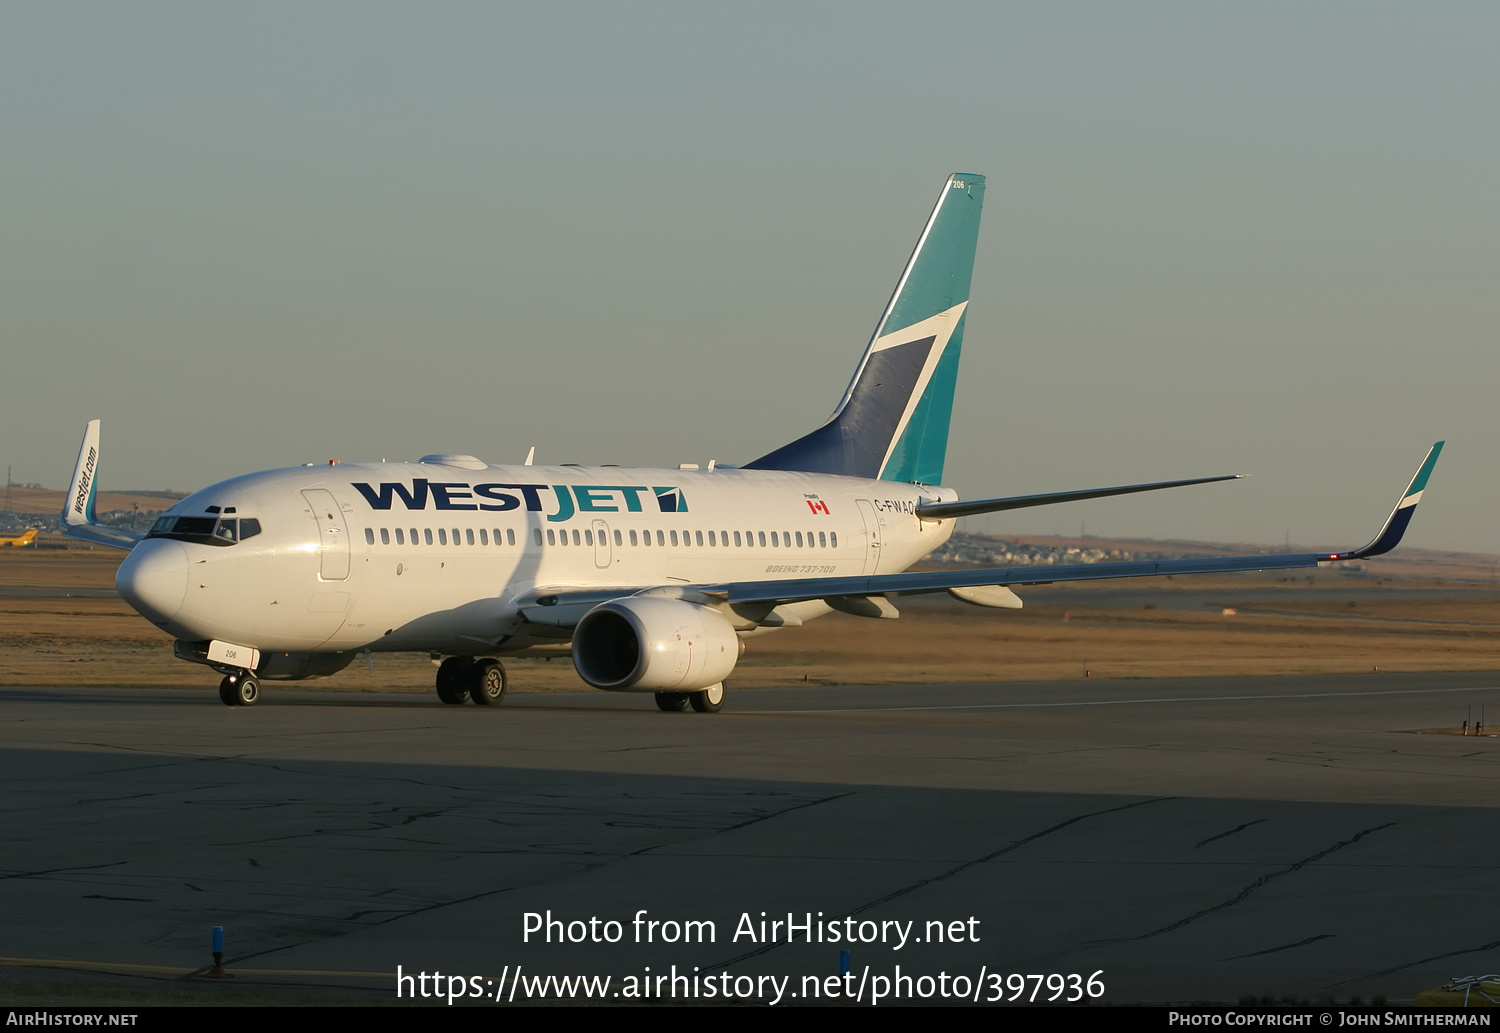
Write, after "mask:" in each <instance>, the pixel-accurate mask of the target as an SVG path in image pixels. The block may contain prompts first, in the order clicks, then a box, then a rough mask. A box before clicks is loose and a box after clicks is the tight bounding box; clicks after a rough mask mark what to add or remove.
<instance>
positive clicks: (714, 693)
mask: <svg viewBox="0 0 1500 1033" xmlns="http://www.w3.org/2000/svg"><path fill="white" fill-rule="evenodd" d="M724 695H725V693H724V683H723V682H719V684H717V685H710V686H709V687H708V688H706V689H704V690H703V691H702V692H694V693H693V694H692V701H693V709H694V710H696V711H698V713H700V714H717V713H718V712H719V711H721V710H723V709H724Z"/></svg>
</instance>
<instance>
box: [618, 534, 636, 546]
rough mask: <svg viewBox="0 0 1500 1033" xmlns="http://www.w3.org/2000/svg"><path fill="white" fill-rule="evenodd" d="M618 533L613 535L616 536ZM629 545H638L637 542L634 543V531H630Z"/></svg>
mask: <svg viewBox="0 0 1500 1033" xmlns="http://www.w3.org/2000/svg"><path fill="white" fill-rule="evenodd" d="M619 533H620V532H619V531H616V532H615V534H617V535H618V534H619ZM630 544H631V545H638V544H639V543H638V542H637V541H636V537H635V532H634V531H631V532H630Z"/></svg>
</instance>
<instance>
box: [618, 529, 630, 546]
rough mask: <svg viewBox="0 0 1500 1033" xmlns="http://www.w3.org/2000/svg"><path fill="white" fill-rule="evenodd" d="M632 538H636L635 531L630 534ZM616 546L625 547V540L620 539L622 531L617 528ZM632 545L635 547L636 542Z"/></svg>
mask: <svg viewBox="0 0 1500 1033" xmlns="http://www.w3.org/2000/svg"><path fill="white" fill-rule="evenodd" d="M630 537H632V538H634V537H635V532H634V531H632V532H630ZM615 544H616V545H624V544H625V539H623V538H621V537H620V529H619V528H615ZM630 544H631V545H634V544H635V542H631V543H630Z"/></svg>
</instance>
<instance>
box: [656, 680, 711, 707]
mask: <svg viewBox="0 0 1500 1033" xmlns="http://www.w3.org/2000/svg"><path fill="white" fill-rule="evenodd" d="M725 694H726V690H725V688H724V683H723V682H719V684H717V685H710V686H709V687H708V688H706V689H702V690H700V691H698V692H658V693H657V694H656V706H657V709H659V710H665V711H666V712H667V713H669V714H680V713H682V711H684V710H686V709H687V708H688V704H690V703H691V704H692V707H693V709H694V710H696V711H697V712H698V713H700V714H717V713H718V712H719V711H721V710H723V709H724V696H725Z"/></svg>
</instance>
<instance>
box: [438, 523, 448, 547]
mask: <svg viewBox="0 0 1500 1033" xmlns="http://www.w3.org/2000/svg"><path fill="white" fill-rule="evenodd" d="M438 544H439V545H447V544H448V531H447V529H446V528H442V527H439V528H438Z"/></svg>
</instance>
